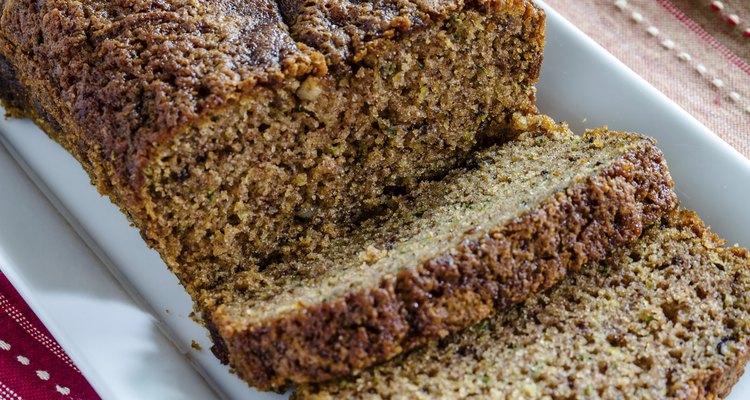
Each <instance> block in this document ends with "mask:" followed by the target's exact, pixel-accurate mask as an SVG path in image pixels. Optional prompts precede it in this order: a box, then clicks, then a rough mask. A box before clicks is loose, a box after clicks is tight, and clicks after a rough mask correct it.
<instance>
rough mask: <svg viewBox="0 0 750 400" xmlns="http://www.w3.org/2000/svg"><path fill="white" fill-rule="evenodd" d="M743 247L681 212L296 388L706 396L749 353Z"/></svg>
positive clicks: (458, 394) (749, 292)
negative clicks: (486, 312)
mask: <svg viewBox="0 0 750 400" xmlns="http://www.w3.org/2000/svg"><path fill="white" fill-rule="evenodd" d="M748 346H750V256H749V255H748V252H747V250H745V249H741V248H738V247H732V248H726V247H724V242H723V241H722V240H721V239H719V238H718V237H716V236H715V235H713V234H712V233H711V232H710V231H709V230H708V228H706V227H705V226H704V225H703V223H702V221H701V220H700V219H699V218H698V216H697V215H695V214H694V213H692V212H690V211H684V210H680V211H676V212H674V213H672V214H670V215H669V216H667V217H665V218H663V219H662V220H661V223H660V224H655V225H654V226H653V227H651V228H649V229H648V230H647V231H646V232H645V234H644V235H643V237H642V238H641V239H640V240H639V241H638V242H636V243H635V244H634V245H632V246H630V247H625V248H622V249H619V250H617V251H616V252H615V253H613V255H611V256H610V257H608V258H607V260H606V261H604V262H601V263H594V264H591V265H588V266H586V267H585V268H583V269H582V270H581V272H579V273H576V274H572V276H571V277H569V278H567V279H565V280H564V281H563V282H562V283H560V284H559V285H558V286H557V287H555V288H554V289H553V290H551V291H549V292H548V293H544V294H540V295H538V296H535V297H533V298H531V299H529V300H528V301H527V302H526V303H525V304H523V305H522V306H520V307H518V308H515V309H514V310H513V311H512V312H509V313H507V314H505V315H503V316H498V317H496V318H490V319H488V320H486V321H484V322H482V323H481V324H479V325H477V326H474V327H472V328H471V329H469V330H467V331H465V332H463V333H460V334H457V335H454V336H451V337H449V338H447V339H445V340H443V341H441V342H439V343H437V344H433V345H430V346H427V347H425V348H422V349H420V350H417V351H415V352H414V353H412V354H409V355H407V356H405V357H403V358H400V359H397V360H393V361H391V362H389V363H386V364H383V365H381V366H378V367H376V368H374V369H372V370H368V371H366V372H364V373H362V374H361V375H360V376H358V377H356V378H354V379H352V380H348V381H340V382H333V383H329V384H326V385H323V386H317V387H313V386H304V387H301V388H299V389H298V390H297V392H296V393H295V395H294V398H296V399H298V400H300V399H334V398H335V399H339V398H346V399H354V398H356V399H381V398H389V399H427V398H431V399H457V398H495V399H521V398H524V399H537V398H539V399H541V398H544V399H594V398H606V399H623V398H632V399H666V398H676V399H714V398H720V397H725V396H726V395H728V394H729V391H730V390H731V388H732V386H733V385H734V383H735V382H736V381H737V379H739V377H740V376H741V375H742V372H743V370H744V365H745V363H746V361H747V359H748V356H750V353H749V348H748Z"/></svg>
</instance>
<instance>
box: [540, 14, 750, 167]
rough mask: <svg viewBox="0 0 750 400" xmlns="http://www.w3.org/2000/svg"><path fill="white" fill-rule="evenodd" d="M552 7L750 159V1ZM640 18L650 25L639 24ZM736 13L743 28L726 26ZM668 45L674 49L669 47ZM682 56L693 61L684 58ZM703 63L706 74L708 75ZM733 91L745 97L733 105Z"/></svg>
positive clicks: (734, 101)
mask: <svg viewBox="0 0 750 400" xmlns="http://www.w3.org/2000/svg"><path fill="white" fill-rule="evenodd" d="M547 3H548V4H549V5H550V6H552V7H553V8H554V9H555V10H557V11H558V12H560V13H561V14H562V15H563V16H564V17H565V18H567V19H568V20H570V21H571V22H572V23H573V24H575V25H576V26H577V27H578V28H579V29H581V30H582V31H584V32H585V33H586V34H587V35H589V36H591V37H592V38H593V39H594V40H596V41H597V42H598V43H599V44H600V45H602V46H603V47H604V48H606V49H607V50H608V51H609V52H611V53H612V54H614V55H615V56H616V57H617V58H619V59H620V60H622V61H623V62H624V63H625V64H627V65H628V66H629V67H630V68H631V69H633V70H634V71H635V72H637V73H638V74H639V75H641V76H642V77H644V78H645V79H646V80H647V81H649V82H651V84H652V85H654V86H655V87H656V88H657V89H659V90H661V91H662V92H663V93H664V94H666V95H667V96H668V97H670V98H671V99H672V100H674V101H675V102H676V103H677V104H679V105H680V106H681V107H683V108H684V109H685V110H687V111H688V112H689V113H690V114H692V115H693V116H695V117H696V118H697V119H698V120H700V121H701V122H702V123H703V124H705V125H706V126H707V127H708V128H710V129H711V130H712V131H714V132H715V133H716V134H717V135H719V136H720V137H721V138H722V139H724V140H725V141H726V142H728V143H729V144H730V145H732V146H734V148H736V149H737V150H738V151H740V152H741V153H742V154H744V155H745V156H746V157H749V158H750V38H747V37H744V36H743V32H744V31H745V30H746V29H748V28H750V2H748V1H747V0H725V1H722V4H723V5H724V10H723V11H721V12H718V11H714V10H713V9H712V8H711V1H710V0H628V1H627V6H626V8H625V10H623V11H620V9H619V8H618V7H616V6H615V0H547ZM633 12H637V13H639V14H641V15H642V16H643V21H642V22H640V23H637V22H635V20H634V19H633V18H632V14H633ZM730 14H737V15H738V16H739V17H740V23H739V25H738V26H731V25H730V24H729V23H727V16H728V15H730ZM691 25H692V26H691ZM649 26H655V27H656V28H658V29H659V34H658V35H657V36H656V37H654V36H652V35H650V34H649V33H647V31H646V30H647V28H648V27H649ZM703 33H705V34H703ZM667 39H669V40H671V41H673V42H674V48H673V49H668V48H667V47H665V46H663V45H662V42H663V41H664V40H667ZM722 48H723V49H724V50H725V51H722ZM681 52H685V53H687V54H689V55H690V60H689V61H685V60H682V59H680V57H679V54H680V53H681ZM732 56H734V58H732ZM699 64H700V65H703V66H705V68H706V72H705V74H703V75H701V74H700V73H699V72H698V71H697V70H696V67H697V66H698V65H699ZM716 79H720V80H721V81H722V82H723V86H722V87H717V86H716V85H715V84H714V80H716ZM732 92H735V93H737V94H739V95H740V96H741V98H740V99H739V100H738V101H736V100H734V99H733V98H732V96H733V95H732ZM735 97H736V95H735Z"/></svg>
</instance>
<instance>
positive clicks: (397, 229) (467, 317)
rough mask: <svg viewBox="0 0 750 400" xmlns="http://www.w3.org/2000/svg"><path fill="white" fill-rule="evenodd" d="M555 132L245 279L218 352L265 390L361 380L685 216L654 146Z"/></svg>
mask: <svg viewBox="0 0 750 400" xmlns="http://www.w3.org/2000/svg"><path fill="white" fill-rule="evenodd" d="M544 123H546V124H550V122H549V121H546V122H543V123H542V125H544ZM535 129H536V128H535ZM546 129H547V132H546V133H537V134H526V135H525V136H524V137H523V138H522V139H521V140H519V141H518V142H514V143H510V144H507V145H505V146H501V147H493V148H491V149H489V150H487V151H483V152H480V153H479V154H478V155H477V156H476V157H475V158H474V160H473V163H472V165H471V166H470V167H467V168H462V169H458V170H455V171H453V172H452V173H450V174H449V175H448V176H447V177H445V178H444V179H442V180H439V181H432V182H425V183H423V184H422V185H421V186H420V187H419V188H418V189H417V190H415V191H414V192H413V193H411V194H410V195H409V196H404V197H402V198H400V199H399V201H396V202H394V204H392V205H391V206H392V208H391V209H392V210H395V211H389V212H386V213H385V214H384V215H382V216H379V217H373V218H371V219H369V220H366V221H365V222H364V223H363V224H362V225H360V226H359V227H358V228H357V229H356V230H354V231H352V232H350V233H348V234H346V235H342V236H340V237H338V238H336V239H334V240H333V242H332V243H331V244H330V246H328V247H327V248H328V250H327V251H325V252H323V253H320V254H317V253H316V254H310V255H309V256H308V257H307V258H303V259H299V260H296V261H294V262H283V263H276V264H271V265H267V266H264V268H263V269H262V271H261V272H258V270H247V271H241V272H238V273H236V274H234V275H233V276H232V278H231V279H228V280H227V281H226V283H225V284H224V285H223V286H221V287H217V288H216V289H215V290H214V291H212V292H210V293H208V294H207V296H206V297H204V304H206V310H208V311H210V314H211V315H210V316H209V317H208V319H209V320H210V322H209V325H210V326H211V327H212V330H213V332H214V336H215V342H216V344H217V352H218V353H219V354H223V355H224V356H225V357H227V358H228V360H229V362H230V364H231V365H232V367H233V368H234V369H235V371H236V372H237V373H238V374H239V375H240V376H241V377H242V378H243V379H246V380H247V381H249V382H251V383H252V384H253V385H255V386H258V387H261V388H269V387H274V386H279V385H282V384H284V383H287V382H309V381H322V380H326V379H331V378H334V377H336V376H342V375H345V374H350V373H352V372H355V371H357V370H359V369H361V368H364V367H367V366H369V365H372V364H374V363H377V362H381V361H384V360H387V359H389V358H391V357H394V356H396V355H397V354H399V353H401V352H403V351H405V350H408V349H410V348H413V347H415V346H418V345H421V344H424V343H425V342H428V341H430V340H431V339H437V338H441V337H444V336H445V335H447V334H449V333H451V332H455V331H457V330H460V329H462V328H465V327H467V326H470V325H472V324H474V323H476V322H478V321H480V320H482V319H483V318H486V317H488V316H491V315H493V314H495V312H496V311H497V310H500V309H504V308H506V307H508V306H510V305H512V304H515V303H518V302H520V301H523V300H525V299H526V298H527V297H528V296H529V295H531V294H533V293H535V292H537V291H539V290H543V289H546V288H548V287H550V286H551V285H553V284H554V283H555V282H557V281H558V280H559V279H561V278H562V277H563V276H565V274H566V273H567V272H568V271H572V270H576V269H578V268H580V267H581V266H582V265H583V264H585V263H587V262H591V261H595V260H599V259H601V258H603V257H604V256H605V253H606V252H607V251H609V250H611V249H612V248H614V247H616V246H619V245H621V244H623V243H626V242H628V241H631V240H634V239H635V238H637V237H638V236H640V234H641V229H642V227H643V226H644V225H646V224H650V223H652V222H654V221H655V220H657V219H658V218H659V217H660V216H661V215H662V214H663V213H665V212H667V211H668V210H670V209H672V208H673V207H674V206H675V204H676V199H675V195H674V193H673V192H672V180H671V178H670V176H669V173H668V170H667V166H666V164H665V163H664V160H663V158H662V153H661V152H660V151H659V150H658V149H657V148H656V147H655V145H654V142H653V140H651V139H647V138H644V137H641V136H638V135H634V134H627V133H613V132H608V131H606V130H600V131H595V132H590V133H588V134H586V135H585V136H584V137H583V138H580V137H577V136H575V135H572V134H571V133H569V131H567V130H566V129H562V128H559V127H554V126H552V127H551V126H547V127H546ZM212 302H213V305H211V303H212Z"/></svg>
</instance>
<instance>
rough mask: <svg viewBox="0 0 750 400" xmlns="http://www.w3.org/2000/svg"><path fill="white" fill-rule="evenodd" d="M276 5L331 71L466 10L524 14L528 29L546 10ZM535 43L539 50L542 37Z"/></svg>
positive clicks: (465, 1) (410, 2) (461, 4)
mask: <svg viewBox="0 0 750 400" xmlns="http://www.w3.org/2000/svg"><path fill="white" fill-rule="evenodd" d="M278 4H279V10H280V12H281V14H282V15H283V17H284V20H285V21H286V23H287V24H288V25H289V27H290V33H291V35H292V37H294V38H295V40H298V41H300V42H302V43H305V44H307V45H308V46H311V47H313V48H315V49H317V50H318V51H320V52H321V53H322V54H324V55H325V56H326V60H327V63H328V64H329V65H330V66H332V67H333V68H334V69H338V68H339V67H351V66H352V64H356V63H357V62H358V61H360V60H362V58H364V56H365V55H366V54H367V53H368V52H369V51H370V50H371V49H372V48H376V47H377V45H378V41H381V40H390V39H394V38H398V37H399V36H402V35H404V34H408V33H412V32H415V31H418V30H420V29H424V28H425V27H428V26H430V25H434V24H436V23H438V22H440V21H443V20H445V19H447V18H450V17H452V16H455V15H456V13H457V12H459V11H461V10H465V9H477V10H481V11H483V12H487V11H488V10H497V11H500V12H512V13H514V14H517V15H523V16H524V18H523V19H524V21H525V23H526V24H536V23H537V21H538V20H539V18H540V17H541V18H544V17H543V16H544V11H543V10H542V9H541V8H539V7H538V6H537V5H536V4H534V3H533V2H531V1H528V0H438V1H430V2H424V1H414V0H405V1H388V0H385V1H370V2H362V1H356V0H279V1H278ZM542 29H544V27H542ZM537 40H539V41H540V43H539V45H540V46H541V45H542V44H543V41H544V35H543V34H542V35H541V36H540V37H538V38H537Z"/></svg>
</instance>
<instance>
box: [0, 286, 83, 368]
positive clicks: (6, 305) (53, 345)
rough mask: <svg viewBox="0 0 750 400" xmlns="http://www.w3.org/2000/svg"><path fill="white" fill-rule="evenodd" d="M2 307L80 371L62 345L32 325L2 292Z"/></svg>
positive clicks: (0, 307) (43, 343)
mask: <svg viewBox="0 0 750 400" xmlns="http://www.w3.org/2000/svg"><path fill="white" fill-rule="evenodd" d="M0 309H4V310H5V311H6V312H7V313H8V315H9V316H10V317H11V318H12V319H13V320H14V321H16V323H17V324H18V325H20V326H21V328H23V329H24V330H25V331H26V332H27V333H28V334H29V335H31V337H33V338H34V339H36V340H37V341H38V342H39V343H41V344H42V345H44V347H46V348H47V349H48V350H50V351H51V352H52V353H54V354H55V355H56V356H57V357H58V358H60V359H61V360H62V361H64V362H65V364H67V365H68V366H69V367H71V368H73V370H75V371H76V372H80V371H79V370H78V368H77V367H76V366H75V365H74V364H73V361H72V360H71V359H70V357H68V355H67V354H65V351H64V350H63V349H62V347H60V345H59V344H57V342H55V341H54V340H51V339H50V338H49V337H48V336H47V335H45V334H44V333H42V332H41V331H39V330H38V329H37V328H36V327H34V326H33V325H31V323H30V322H29V321H28V320H27V319H26V317H24V316H23V314H21V312H20V311H18V310H16V308H15V307H13V306H12V305H11V304H10V302H9V301H8V300H7V299H6V298H5V296H3V295H2V294H0Z"/></svg>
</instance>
